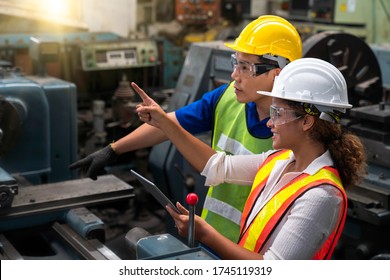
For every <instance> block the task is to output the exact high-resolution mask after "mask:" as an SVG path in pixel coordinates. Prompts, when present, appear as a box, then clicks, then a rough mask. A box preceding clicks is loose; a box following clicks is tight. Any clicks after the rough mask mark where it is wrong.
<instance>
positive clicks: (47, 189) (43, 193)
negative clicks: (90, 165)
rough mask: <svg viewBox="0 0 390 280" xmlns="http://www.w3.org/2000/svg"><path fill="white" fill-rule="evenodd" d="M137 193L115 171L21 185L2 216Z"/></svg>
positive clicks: (91, 203) (40, 211)
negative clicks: (109, 173)
mask: <svg viewBox="0 0 390 280" xmlns="http://www.w3.org/2000/svg"><path fill="white" fill-rule="evenodd" d="M131 197H134V194H133V187H132V186H130V185H129V184H127V183H126V182H124V181H122V180H120V179H119V178H117V177H115V176H113V175H104V176H101V177H99V178H98V180H96V181H93V180H91V179H89V178H85V179H76V180H70V181H64V182H59V183H52V184H44V185H34V186H28V187H21V188H19V194H18V195H17V196H15V198H14V201H13V203H12V206H11V207H10V208H8V209H4V211H2V212H0V219H5V218H12V217H20V216H24V215H30V214H42V213H47V212H50V211H54V210H56V211H59V210H62V209H69V208H74V207H79V206H89V205H96V204H100V203H105V202H111V201H114V200H118V199H126V198H131Z"/></svg>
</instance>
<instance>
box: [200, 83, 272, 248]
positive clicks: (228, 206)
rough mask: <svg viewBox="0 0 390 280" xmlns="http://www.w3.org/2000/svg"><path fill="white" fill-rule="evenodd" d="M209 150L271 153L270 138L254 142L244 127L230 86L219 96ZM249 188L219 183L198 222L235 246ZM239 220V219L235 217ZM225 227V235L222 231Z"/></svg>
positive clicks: (211, 190) (241, 109) (240, 106)
mask: <svg viewBox="0 0 390 280" xmlns="http://www.w3.org/2000/svg"><path fill="white" fill-rule="evenodd" d="M212 148H213V149H214V150H216V151H224V152H226V153H227V154H253V153H261V152H264V151H268V150H270V149H272V138H271V137H268V138H266V139H262V138H257V137H255V136H253V135H251V134H250V132H249V130H248V127H247V119H246V106H245V104H243V103H239V102H238V101H237V98H236V94H235V93H234V87H233V83H231V84H230V85H229V86H228V87H227V88H226V90H225V92H224V93H223V94H222V95H221V97H220V100H219V101H218V104H217V106H216V108H215V112H214V127H213V139H212ZM250 189H251V186H239V185H235V184H227V183H223V184H220V185H218V186H217V187H212V186H211V187H210V188H209V190H208V192H207V196H206V198H205V203H204V206H203V210H202V218H204V219H205V220H206V221H207V222H208V223H209V224H211V225H212V226H213V227H214V228H215V229H216V230H218V231H219V232H221V233H222V234H224V235H225V236H226V237H227V238H229V239H230V240H232V241H234V242H237V240H238V237H239V233H240V220H241V213H242V210H243V208H244V205H245V201H246V199H247V197H248V195H249V192H250ZM238 216H239V217H240V218H239V219H238V218H237V217H238ZM226 227H229V231H226V230H225V229H226Z"/></svg>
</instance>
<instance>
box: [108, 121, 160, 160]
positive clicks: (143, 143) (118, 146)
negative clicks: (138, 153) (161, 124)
mask: <svg viewBox="0 0 390 280" xmlns="http://www.w3.org/2000/svg"><path fill="white" fill-rule="evenodd" d="M165 140H167V137H166V136H165V134H164V133H163V132H162V131H161V130H160V129H158V128H155V127H153V126H151V125H148V124H143V125H141V126H140V127H138V128H137V129H136V130H134V131H133V132H131V133H129V134H128V135H126V136H124V137H122V138H121V139H119V140H117V141H115V143H113V144H111V146H112V148H113V149H114V151H115V153H117V154H123V153H126V152H130V151H135V150H138V149H143V148H148V147H152V146H154V145H157V144H159V143H161V142H163V141H165Z"/></svg>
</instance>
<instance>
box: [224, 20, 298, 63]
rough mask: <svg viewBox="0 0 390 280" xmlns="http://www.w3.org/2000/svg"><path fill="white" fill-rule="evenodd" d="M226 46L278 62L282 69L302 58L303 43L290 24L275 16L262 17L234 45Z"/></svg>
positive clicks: (249, 25) (250, 25)
mask: <svg viewBox="0 0 390 280" xmlns="http://www.w3.org/2000/svg"><path fill="white" fill-rule="evenodd" d="M225 45H226V46H227V47H229V48H231V49H233V50H235V51H238V52H243V53H248V54H255V55H261V56H265V58H268V59H271V60H275V61H278V63H279V66H280V67H281V68H282V67H284V66H285V65H286V64H287V63H288V62H291V61H294V60H296V59H298V58H300V57H301V56H302V41H301V37H300V35H299V33H298V31H297V30H296V29H295V27H294V26H293V25H292V24H291V23H290V22H288V21H287V20H285V19H284V18H282V17H279V16H274V15H264V16H260V17H259V18H257V19H255V20H254V21H252V22H250V23H249V24H248V25H247V26H246V27H245V28H244V29H243V30H242V31H241V33H240V35H239V36H238V37H237V39H236V40H235V41H234V43H225ZM286 59H288V61H285V60H286Z"/></svg>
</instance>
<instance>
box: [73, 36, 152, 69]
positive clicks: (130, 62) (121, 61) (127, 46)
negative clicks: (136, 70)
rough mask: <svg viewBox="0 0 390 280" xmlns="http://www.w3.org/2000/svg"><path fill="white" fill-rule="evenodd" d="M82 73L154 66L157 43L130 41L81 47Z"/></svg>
mask: <svg viewBox="0 0 390 280" xmlns="http://www.w3.org/2000/svg"><path fill="white" fill-rule="evenodd" d="M80 52H81V64H82V68H83V70H84V71H96V70H110V69H118V68H133V67H150V66H156V65H157V64H158V63H159V61H158V49H157V43H156V42H155V41H153V40H132V41H124V42H105V43H93V44H87V45H83V46H82V47H81V48H80Z"/></svg>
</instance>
